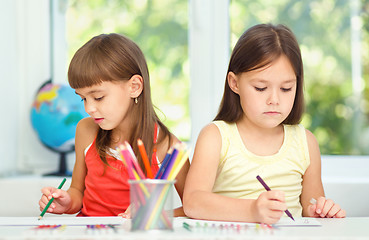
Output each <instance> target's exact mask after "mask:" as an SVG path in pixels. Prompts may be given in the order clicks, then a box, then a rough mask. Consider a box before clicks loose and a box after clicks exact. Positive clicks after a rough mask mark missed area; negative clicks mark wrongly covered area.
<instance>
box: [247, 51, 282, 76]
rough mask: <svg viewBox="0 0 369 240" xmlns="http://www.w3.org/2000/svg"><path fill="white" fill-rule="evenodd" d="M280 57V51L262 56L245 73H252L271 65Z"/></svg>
mask: <svg viewBox="0 0 369 240" xmlns="http://www.w3.org/2000/svg"><path fill="white" fill-rule="evenodd" d="M281 55H282V52H281V51H275V52H272V53H270V54H268V55H262V56H263V58H262V59H260V60H257V61H256V63H255V64H254V65H251V66H253V67H252V68H250V69H247V70H246V71H245V72H251V71H254V70H258V69H261V68H264V67H267V66H268V65H270V64H272V63H273V62H274V61H275V60H277V59H278V58H279V57H280V56H281Z"/></svg>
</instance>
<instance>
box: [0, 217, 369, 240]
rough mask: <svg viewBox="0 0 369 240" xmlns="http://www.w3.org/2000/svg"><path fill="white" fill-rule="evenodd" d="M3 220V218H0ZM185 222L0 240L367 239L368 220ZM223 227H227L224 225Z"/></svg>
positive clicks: (7, 233) (17, 229)
mask: <svg viewBox="0 0 369 240" xmlns="http://www.w3.org/2000/svg"><path fill="white" fill-rule="evenodd" d="M2 219H3V220H4V218H2ZM184 221H186V219H174V231H172V232H144V233H143V232H130V231H129V221H127V222H126V223H127V224H122V225H120V226H118V227H116V232H114V231H113V230H112V229H110V230H109V231H108V230H101V231H100V230H94V231H89V230H88V229H87V228H86V226H66V227H65V228H64V229H58V230H35V227H29V226H28V227H27V226H0V239H77V240H78V239H117V240H118V239H133V240H136V239H137V240H138V239H150V240H151V239H314V240H319V239H332V240H333V239H334V240H336V239H338V240H340V239H369V218H368V217H358V218H345V219H318V221H319V222H320V223H322V226H319V227H308V226H305V227H279V228H274V229H269V228H261V227H260V226H258V227H255V226H252V227H248V228H247V229H246V230H241V231H239V232H237V231H236V230H231V229H228V230H226V229H225V228H222V230H221V229H220V228H217V229H215V230H214V229H211V228H198V229H193V230H192V231H188V230H187V229H185V228H183V227H182V224H183V222H184ZM224 224H225V225H228V226H229V224H227V223H226V222H224Z"/></svg>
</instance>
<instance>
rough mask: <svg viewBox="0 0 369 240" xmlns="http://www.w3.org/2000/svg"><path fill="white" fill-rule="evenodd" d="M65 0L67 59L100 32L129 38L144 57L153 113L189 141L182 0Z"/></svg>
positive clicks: (185, 18) (184, 6)
mask: <svg viewBox="0 0 369 240" xmlns="http://www.w3.org/2000/svg"><path fill="white" fill-rule="evenodd" d="M68 4H69V6H68V10H67V38H68V39H67V40H68V44H69V59H71V58H72V56H73V54H74V53H75V52H76V51H77V49H78V48H80V47H81V46H82V45H83V44H84V43H86V42H87V41H88V40H90V39H91V38H92V37H93V36H96V35H99V34H102V33H111V32H116V33H120V34H123V35H125V36H127V37H129V38H130V39H132V40H133V41H134V42H136V43H137V44H138V45H139V47H140V48H141V50H142V51H143V53H144V55H145V57H146V61H147V63H148V67H149V72H150V81H151V92H152V99H153V102H154V105H155V106H156V107H157V113H158V114H159V117H160V118H161V119H162V120H163V121H164V123H165V124H166V125H167V126H168V127H169V128H170V129H171V131H172V132H173V133H174V134H175V135H176V136H177V137H178V138H180V139H181V140H184V141H185V140H189V138H190V132H191V128H190V127H191V126H190V116H189V106H188V102H189V88H190V81H189V65H188V39H187V29H188V10H187V8H188V3H187V1H180V0H158V1H153V0H147V1H146V0H135V1H124V0H69V2H68ZM164 113H165V114H164Z"/></svg>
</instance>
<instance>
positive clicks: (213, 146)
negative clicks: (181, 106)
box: [184, 124, 286, 223]
mask: <svg viewBox="0 0 369 240" xmlns="http://www.w3.org/2000/svg"><path fill="white" fill-rule="evenodd" d="M221 144H222V143H221V136H220V132H219V130H218V128H217V127H216V126H215V125H214V124H210V125H208V126H206V127H205V128H204V129H203V130H202V131H201V133H200V135H199V137H198V141H197V143H196V148H195V152H194V157H193V160H192V163H191V167H190V170H189V172H188V175H187V180H186V185H185V191H184V210H185V213H186V215H187V216H189V217H192V218H199V219H208V220H223V221H246V222H263V223H274V222H277V221H278V220H279V218H280V217H281V216H282V215H283V211H284V210H285V209H286V205H285V203H284V194H283V193H282V192H280V191H269V192H264V193H263V194H261V195H260V196H259V198H258V199H256V200H253V199H235V198H230V197H225V196H222V195H219V194H215V193H213V192H212V189H213V186H214V183H215V179H216V173H217V168H218V163H219V156H220V150H221Z"/></svg>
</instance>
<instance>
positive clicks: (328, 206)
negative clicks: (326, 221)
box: [320, 199, 334, 217]
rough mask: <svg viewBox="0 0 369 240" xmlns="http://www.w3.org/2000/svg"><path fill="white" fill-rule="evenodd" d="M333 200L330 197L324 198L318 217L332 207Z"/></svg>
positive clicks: (324, 214) (325, 213)
mask: <svg viewBox="0 0 369 240" xmlns="http://www.w3.org/2000/svg"><path fill="white" fill-rule="evenodd" d="M333 205H334V202H333V201H332V200H331V199H326V201H325V203H324V206H323V209H322V212H321V213H320V217H326V216H327V214H328V212H329V211H330V210H331V209H332V207H333Z"/></svg>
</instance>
